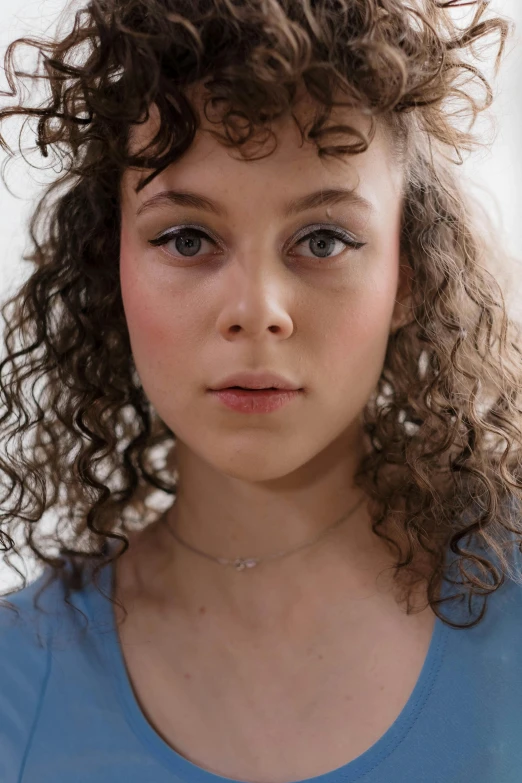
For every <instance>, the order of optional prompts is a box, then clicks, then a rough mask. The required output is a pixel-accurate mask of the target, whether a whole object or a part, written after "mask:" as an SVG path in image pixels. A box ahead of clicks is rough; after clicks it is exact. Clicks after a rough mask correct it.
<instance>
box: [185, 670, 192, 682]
mask: <svg viewBox="0 0 522 783" xmlns="http://www.w3.org/2000/svg"><path fill="white" fill-rule="evenodd" d="M191 677H192V675H191V674H189V673H188V672H187V673H186V674H185V679H186V680H190V678H191Z"/></svg>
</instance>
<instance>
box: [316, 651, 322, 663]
mask: <svg viewBox="0 0 522 783" xmlns="http://www.w3.org/2000/svg"><path fill="white" fill-rule="evenodd" d="M317 657H318V658H319V660H320V661H322V660H323V656H322V655H321V654H320V653H319V655H318V656H317Z"/></svg>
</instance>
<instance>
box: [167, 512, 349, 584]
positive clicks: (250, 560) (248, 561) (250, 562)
mask: <svg viewBox="0 0 522 783" xmlns="http://www.w3.org/2000/svg"><path fill="white" fill-rule="evenodd" d="M363 501H364V497H362V498H361V499H360V500H359V502H358V503H357V504H356V505H355V506H354V507H353V508H352V509H351V511H349V512H348V513H347V514H344V515H343V516H342V517H341V518H340V519H338V520H337V522H334V524H333V525H332V526H331V527H329V528H327V529H326V530H323V531H322V532H321V533H319V535H318V536H316V537H315V538H313V539H312V540H311V541H308V542H307V543H306V544H301V545H300V546H297V547H295V549H288V550H287V551H284V552H276V553H275V554H273V555H266V556H265V557H236V558H235V559H234V560H228V559H227V558H225V557H214V556H213V555H209V554H208V553H207V552H203V551H202V550H201V549H197V548H196V547H195V546H192V544H189V543H187V542H186V541H183V539H182V538H180V537H179V535H178V534H177V533H176V531H175V530H174V529H173V528H172V527H171V526H170V525H169V523H168V519H167V515H165V517H164V521H165V524H166V526H167V530H168V531H169V533H170V534H171V535H172V536H173V537H174V538H175V539H176V541H177V542H178V543H180V544H182V545H183V546H184V547H186V548H187V549H190V551H191V552H195V553H196V554H197V555H201V556H202V557H206V558H208V559H209V560H213V561H214V562H215V563H219V564H220V565H224V566H233V567H234V568H235V569H236V571H243V570H244V569H245V568H254V566H256V565H257V564H258V563H261V562H263V561H265V560H276V559H277V558H279V557H285V556H286V555H292V554H293V553H294V552H299V551H300V550H301V549H305V548H306V547H309V546H312V545H313V544H315V543H316V542H317V541H319V540H320V539H321V538H323V536H325V535H326V534H327V533H330V532H331V531H332V530H335V528H337V527H338V526H339V525H340V524H341V522H344V521H345V520H346V519H348V517H350V516H351V515H352V514H353V513H354V511H357V509H358V508H359V506H360V505H361V503H362V502H363Z"/></svg>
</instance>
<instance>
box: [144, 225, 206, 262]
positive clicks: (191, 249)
mask: <svg viewBox="0 0 522 783" xmlns="http://www.w3.org/2000/svg"><path fill="white" fill-rule="evenodd" d="M203 237H204V238H206V239H208V240H209V242H212V244H214V245H215V244H217V243H216V242H214V240H213V239H210V238H209V237H207V235H206V234H205V232H204V231H201V230H200V229H199V228H191V227H190V226H185V227H183V228H178V229H175V230H171V231H167V232H166V233H165V234H162V235H161V236H159V237H157V239H149V244H150V245H152V246H153V247H160V246H161V245H166V244H167V243H168V242H170V241H171V240H174V245H175V248H176V250H177V251H178V252H179V253H181V254H182V257H185V258H191V257H192V256H195V255H196V253H198V251H199V250H200V249H201V240H202V238H203ZM169 254H170V255H173V254H172V253H170V251H169ZM184 254H185V255H184ZM174 258H176V256H174Z"/></svg>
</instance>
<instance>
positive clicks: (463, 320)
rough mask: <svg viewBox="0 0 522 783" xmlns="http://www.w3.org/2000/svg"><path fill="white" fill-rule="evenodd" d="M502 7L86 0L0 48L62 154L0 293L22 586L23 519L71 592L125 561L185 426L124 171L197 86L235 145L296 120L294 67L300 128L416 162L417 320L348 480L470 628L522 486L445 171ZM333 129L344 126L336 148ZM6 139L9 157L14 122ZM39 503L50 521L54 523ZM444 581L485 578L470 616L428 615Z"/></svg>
mask: <svg viewBox="0 0 522 783" xmlns="http://www.w3.org/2000/svg"><path fill="white" fill-rule="evenodd" d="M463 7H466V10H467V17H466V19H465V20H464V21H462V18H461V17H462V13H460V11H459V9H462V8H463ZM455 12H457V13H455ZM510 27H511V23H510V22H508V21H507V20H505V19H503V18H502V17H499V16H497V15H493V14H492V13H490V12H489V11H488V8H487V2H483V1H482V0H474V2H458V0H450V1H449V2H436V1H435V0H408V2H405V0H91V2H89V3H88V5H87V6H86V7H85V8H82V9H80V10H78V11H77V12H76V13H75V16H74V24H73V26H72V29H71V30H70V32H68V33H67V34H64V35H63V37H62V38H61V39H58V36H56V37H55V39H53V40H42V39H40V40H38V39H28V38H21V39H17V40H16V41H14V42H12V43H11V44H10V45H9V47H8V49H7V52H6V55H5V70H6V74H7V77H8V83H9V86H10V88H11V91H12V92H10V93H9V92H6V93H3V94H4V95H10V96H11V97H12V96H13V95H15V94H16V89H15V87H14V76H24V77H27V76H30V77H31V78H33V79H39V80H41V79H44V83H45V84H48V85H49V87H50V93H51V94H50V97H48V98H47V99H46V101H45V102H44V103H43V104H41V105H40V106H38V107H36V108H35V107H30V106H24V105H21V104H20V105H16V106H14V105H11V106H8V107H5V108H3V109H2V110H1V111H0V121H3V120H5V119H7V118H8V117H11V116H14V115H17V114H22V115H25V116H26V117H27V118H28V119H29V118H32V117H37V118H38V123H37V128H36V133H37V146H38V148H39V150H40V151H41V154H42V155H43V156H44V157H45V158H47V157H48V156H49V148H51V149H53V150H54V151H55V153H56V154H57V155H58V156H59V157H60V159H61V162H62V164H63V163H65V160H66V161H67V163H66V165H65V173H64V174H62V175H61V176H59V177H57V178H56V179H55V181H53V183H52V184H51V185H50V186H48V187H47V189H46V191H45V193H44V195H43V196H42V198H41V199H40V200H39V201H38V203H37V205H36V208H35V210H34V213H33V214H32V216H31V219H30V225H29V232H30V236H31V241H32V243H33V247H32V251H31V253H29V254H26V255H24V260H25V261H29V262H30V263H31V264H33V265H34V269H33V270H32V271H31V274H30V276H29V277H28V279H27V281H26V282H25V283H24V284H23V285H22V286H21V287H20V288H19V290H18V291H17V292H16V294H15V295H14V296H12V297H11V298H10V299H9V300H8V301H7V302H6V303H5V304H4V306H3V307H2V310H1V312H2V316H3V318H4V321H5V323H6V327H7V328H6V331H5V345H6V348H7V353H6V356H5V358H4V359H3V360H2V362H1V363H0V393H1V417H0V424H1V427H0V437H1V439H2V441H3V448H1V449H0V455H1V456H0V470H1V471H2V474H3V476H4V481H3V486H4V488H5V489H6V492H5V493H4V494H3V496H2V499H1V503H0V509H1V511H0V526H1V527H0V540H1V546H2V549H3V552H4V560H5V561H6V562H8V564H9V565H10V567H12V568H14V570H15V571H17V573H18V574H19V575H20V576H22V579H23V581H24V584H23V586H24V587H25V586H26V579H25V577H24V575H23V574H22V573H21V572H20V571H19V570H18V568H17V567H16V565H14V564H13V563H11V560H10V554H9V553H10V552H14V553H15V554H18V550H17V547H16V545H15V540H14V537H13V536H14V535H15V533H16V532H17V531H18V529H19V528H21V529H22V530H23V541H22V543H21V544H20V546H23V547H24V548H25V549H26V551H27V553H28V554H29V553H30V552H32V553H33V554H34V556H35V557H36V560H37V562H39V563H42V564H47V566H50V567H51V568H50V575H49V579H48V580H47V582H46V585H45V586H47V584H49V583H50V582H51V581H53V580H54V579H56V578H58V577H60V576H61V577H62V578H63V579H64V584H65V587H66V599H65V600H66V602H67V603H69V600H68V599H69V597H70V594H71V592H70V591H71V590H73V591H74V590H78V589H80V588H81V587H82V586H84V584H85V580H86V577H87V568H86V566H87V565H88V564H94V566H95V567H94V569H93V570H92V571H91V572H90V573H91V577H89V578H92V580H93V581H94V583H95V584H97V575H98V573H99V569H100V568H101V566H103V565H106V564H107V563H108V562H110V560H111V559H115V558H113V557H112V556H111V554H110V552H109V548H108V547H107V541H108V539H120V540H121V541H122V546H121V549H120V550H119V551H118V553H117V554H116V555H115V557H119V556H121V554H123V552H124V551H126V549H127V548H128V546H129V544H128V539H127V538H126V532H128V531H129V530H130V528H131V527H132V525H133V524H136V523H137V524H139V525H143V523H144V521H145V523H147V522H148V521H150V519H152V518H154V515H155V514H156V515H157V509H156V510H155V509H154V504H153V503H151V500H152V498H153V496H154V495H157V494H158V492H160V493H163V495H162V496H163V497H165V494H164V493H166V494H167V495H173V496H175V495H176V481H175V476H173V473H172V471H169V470H168V464H169V463H168V459H169V455H170V454H171V453H172V450H173V446H174V445H175V440H176V437H175V433H173V432H172V431H171V430H170V429H169V428H168V427H167V426H166V425H165V423H164V422H162V421H161V420H160V418H159V416H158V415H157V413H155V411H154V410H153V409H152V406H151V404H150V402H149V401H148V400H147V398H146V396H145V394H144V391H143V389H142V388H141V385H140V382H139V378H138V376H137V373H136V369H135V366H134V364H133V356H132V353H131V348H130V341H129V335H128V331H127V326H126V320H125V316H124V310H123V305H122V298H121V292H120V284H119V236H120V232H119V227H120V204H121V201H120V196H121V192H120V186H121V181H122V174H123V173H124V172H125V170H126V169H127V168H128V167H134V168H137V169H143V170H144V171H145V170H151V171H152V173H151V174H149V175H148V176H147V177H145V178H143V179H142V181H141V182H140V184H139V185H138V187H137V188H136V192H139V190H141V189H142V188H143V187H144V186H145V185H146V184H148V182H150V181H151V180H152V179H153V178H154V177H155V176H156V175H157V174H159V173H160V172H161V171H162V170H163V169H165V168H166V167H167V166H169V165H170V164H172V163H173V162H175V161H176V160H177V159H178V158H180V157H181V156H182V155H183V153H184V152H185V151H186V150H187V149H188V148H189V147H190V145H191V144H192V142H193V140H194V137H195V133H196V131H197V128H198V116H197V113H196V112H195V110H194V105H193V104H192V103H191V100H190V90H191V88H192V87H193V86H195V85H204V88H205V90H206V93H205V95H206V101H205V114H207V108H209V107H210V108H211V109H212V110H215V111H216V112H217V117H218V119H217V121H216V122H217V124H220V126H221V128H222V129H223V133H221V134H219V133H218V131H217V130H216V131H215V136H216V138H218V139H219V140H220V142H221V143H222V144H224V145H226V146H228V147H237V148H238V149H239V150H240V151H241V152H242V154H243V155H245V154H246V153H245V151H246V149H247V147H248V146H250V145H251V144H252V143H253V141H255V139H256V135H255V134H256V133H261V135H262V136H263V134H265V135H264V138H266V133H270V122H271V121H272V120H274V119H276V118H279V117H281V116H292V117H293V118H294V120H295V121H296V122H297V118H296V117H295V116H294V114H293V111H292V110H293V107H294V106H295V104H296V101H297V100H298V96H299V90H300V88H304V89H305V90H306V91H307V93H308V95H309V96H310V97H311V98H312V99H313V102H314V104H313V105H314V106H315V107H317V112H316V114H315V116H314V117H313V120H312V122H310V125H309V126H308V127H307V128H306V129H303V128H302V127H301V126H299V128H300V131H301V133H302V134H304V135H306V138H307V139H309V140H312V141H313V142H314V143H315V144H316V146H317V149H318V154H319V156H326V155H331V156H334V157H335V156H343V155H355V154H358V153H360V152H363V151H364V150H366V149H367V148H368V146H369V144H371V141H372V137H373V134H374V131H375V127H376V123H377V121H379V120H380V121H382V122H383V123H385V124H386V125H387V127H389V128H391V130H392V133H393V138H394V140H395V141H396V150H397V155H398V156H400V160H401V164H402V165H403V166H404V172H405V178H404V181H405V186H404V202H403V203H404V208H403V216H402V231H401V252H402V256H403V257H404V258H405V259H407V264H408V265H409V267H410V268H411V272H412V291H411V317H410V318H409V319H408V320H407V323H405V324H403V325H401V326H400V328H398V329H397V330H396V331H395V332H393V333H392V334H390V338H389V343H388V347H387V352H386V357H385V362H384V366H383V369H382V375H381V377H380V379H379V382H378V385H377V388H376V390H375V394H374V395H372V397H371V399H370V400H369V401H368V403H367V405H366V407H365V409H364V412H363V417H362V419H361V420H362V421H363V423H364V431H365V434H366V435H367V436H368V440H369V443H370V444H371V449H370V450H369V452H368V453H367V454H366V455H365V456H364V458H363V460H362V462H361V464H360V466H359V470H358V473H357V477H356V479H357V482H358V485H359V486H360V487H362V488H363V489H364V491H365V492H366V494H367V496H368V497H369V498H370V500H371V503H372V519H373V524H372V529H373V530H374V532H375V534H376V535H378V536H381V537H382V538H383V539H385V540H387V541H388V542H389V546H390V547H392V548H394V549H395V551H396V552H397V560H396V567H395V576H396V577H397V580H398V577H399V575H400V574H401V573H402V575H403V576H404V575H409V576H408V579H409V584H410V586H411V585H412V584H413V583H414V582H415V580H418V579H419V578H420V572H417V561H418V560H419V558H420V557H423V558H424V559H425V560H427V562H428V563H429V566H430V568H429V573H428V575H427V576H426V575H425V576H424V577H423V578H426V580H427V596H428V600H429V602H430V605H431V606H432V608H433V610H434V612H435V613H436V614H437V616H438V617H440V618H441V619H442V620H444V621H445V622H447V623H448V624H450V625H454V627H471V626H472V625H476V624H477V623H478V622H479V621H480V620H481V619H482V617H483V615H484V612H485V609H486V601H487V598H488V597H489V595H490V594H491V593H493V592H494V591H496V590H497V589H498V588H499V587H500V586H501V585H502V584H503V582H504V580H505V574H506V573H510V575H511V576H514V578H518V572H516V569H515V568H514V566H513V564H512V563H510V561H509V560H508V557H507V547H508V545H514V544H515V545H518V546H517V548H518V549H519V548H520V546H519V545H520V540H521V533H522V527H521V523H520V515H519V514H518V513H515V514H513V513H512V512H513V511H515V512H518V501H519V500H522V478H521V475H520V457H519V455H520V447H521V444H522V426H521V425H522V411H521V407H520V394H521V378H522V363H521V355H522V354H521V344H522V338H521V335H520V329H519V328H518V326H517V325H516V324H515V322H514V321H513V320H512V319H511V318H509V317H508V315H507V313H506V308H505V303H504V297H503V294H502V290H501V288H500V286H499V284H498V282H497V280H496V279H495V276H496V277H500V276H501V275H502V274H503V272H504V270H505V263H506V259H507V255H506V253H505V252H504V251H503V250H502V249H501V248H499V247H498V246H497V244H496V242H495V241H494V240H493V239H492V238H491V237H490V236H489V235H488V234H487V233H486V232H485V230H484V225H485V222H484V219H483V216H482V217H481V218H480V220H479V218H478V214H479V213H478V207H477V205H474V204H472V202H471V200H470V199H469V197H468V196H466V194H465V193H464V192H463V191H464V188H463V187H462V185H461V184H459V181H458V177H457V174H456V171H457V169H456V166H457V165H458V164H459V163H461V162H462V159H463V152H464V151H468V150H471V149H473V147H474V145H475V144H477V141H476V139H475V137H474V135H473V133H472V131H473V127H474V121H475V119H476V117H477V116H478V115H479V113H480V112H481V111H482V110H483V109H486V108H487V107H489V105H490V104H491V101H492V89H491V85H490V83H489V81H488V79H487V78H486V76H485V75H484V73H483V72H482V71H480V70H479V69H478V67H477V62H478V61H479V60H480V58H481V56H482V54H483V52H484V51H486V49H489V44H491V45H493V46H495V47H496V49H497V48H498V51H497V54H496V58H495V64H496V67H498V64H499V62H500V59H501V55H502V53H503V50H504V48H505V42H506V39H507V37H508V35H509V33H510ZM22 43H25V44H27V45H29V46H31V47H35V48H36V49H37V50H38V51H39V53H40V54H43V62H44V68H45V73H44V74H23V73H20V72H17V71H16V70H15V69H14V66H13V57H14V53H15V49H16V47H17V46H18V45H20V44H22ZM338 97H340V98H341V100H339V101H337V100H336V98H338ZM152 105H155V106H156V107H157V109H158V114H159V118H160V124H159V128H158V131H157V134H156V135H155V137H154V138H153V139H152V140H151V142H150V144H149V145H147V146H146V147H145V148H144V149H142V150H139V152H140V155H131V154H130V150H129V144H128V142H129V138H130V136H129V131H130V129H131V126H132V125H133V124H135V123H138V122H144V121H145V120H147V119H148V117H149V110H150V107H151V106H152ZM343 105H345V106H350V107H355V108H357V109H360V110H362V111H363V113H364V114H365V115H366V116H367V117H368V120H369V132H368V133H367V134H362V133H361V132H359V131H357V130H356V129H354V128H350V127H349V126H344V125H341V126H339V125H337V126H334V127H333V128H332V127H328V126H327V121H328V118H329V116H330V113H331V111H332V108H333V107H334V106H343ZM298 125H299V124H298ZM328 133H333V134H335V135H339V134H343V135H344V136H345V137H346V142H345V143H344V144H342V145H337V146H336V145H333V144H330V145H329V144H328V143H325V141H326V139H327V137H328ZM321 137H325V138H324V139H323V144H322V145H321V143H320V140H321ZM0 143H1V144H2V147H3V149H4V150H5V151H6V152H8V153H9V155H10V156H11V157H12V155H13V153H12V151H11V150H10V148H9V147H8V145H7V143H6V142H5V138H4V136H0ZM263 157H264V156H263ZM60 188H61V190H60ZM55 191H58V193H57V194H56V197H55V198H54V199H51V196H53V195H55ZM44 218H45V220H44ZM486 266H489V267H490V269H491V268H493V267H495V276H494V275H493V274H492V273H491V272H490V271H488V270H487V269H486ZM23 436H27V437H26V438H25V439H24V437H23ZM159 447H161V448H160V449H159V453H160V455H161V457H160V458H159V459H158V457H157V456H155V455H156V454H157V452H158V448H159ZM8 501H9V502H10V505H9V503H8ZM47 511H52V513H53V516H54V517H57V519H58V522H57V525H56V526H55V527H54V529H53V532H52V534H47V535H45V534H44V532H43V530H42V523H41V520H42V517H43V516H44V514H45V513H46V512H47ZM399 520H400V521H399ZM38 523H40V524H38ZM399 533H400V536H399V535H398V534H399ZM399 538H401V540H402V541H403V542H404V541H406V545H403V544H401V545H399V544H398V543H397V541H398V539H399ZM56 546H58V552H56ZM466 546H468V547H469V548H468V549H467V548H466ZM513 548H515V547H513ZM481 549H482V552H481V551H480V550H481ZM448 550H449V551H451V552H452V553H453V554H454V555H455V561H454V565H456V570H457V574H458V577H459V578H458V579H455V580H452V579H450V576H449V572H447V571H446V569H445V552H447V551H448ZM53 551H54V554H53ZM495 560H496V561H497V562H496V564H495ZM444 579H447V580H448V581H451V583H452V584H457V585H458V586H459V590H458V591H457V593H456V594H455V595H456V596H457V598H460V600H462V599H466V598H467V599H468V602H470V599H471V597H473V596H474V595H475V596H482V597H483V598H484V600H483V601H482V608H481V610H480V612H479V616H478V617H476V618H475V619H474V620H472V621H471V622H470V623H468V624H460V625H459V624H454V623H453V622H451V621H450V620H449V619H447V618H445V617H444V616H443V615H442V614H441V611H440V608H439V604H441V603H442V601H441V599H440V598H438V597H437V596H438V595H439V592H438V590H439V587H440V584H441V582H442V581H443V580H444ZM405 581H407V580H405ZM107 598H108V599H109V600H112V599H111V597H110V596H107ZM3 600H4V601H5V600H6V599H3Z"/></svg>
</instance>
